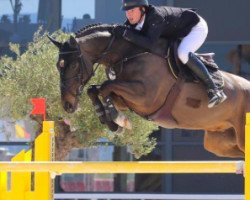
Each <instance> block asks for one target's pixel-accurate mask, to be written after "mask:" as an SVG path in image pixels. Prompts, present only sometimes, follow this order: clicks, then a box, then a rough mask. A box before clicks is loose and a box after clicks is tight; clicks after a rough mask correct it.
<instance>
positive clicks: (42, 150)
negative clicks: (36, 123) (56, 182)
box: [35, 121, 54, 200]
mask: <svg viewBox="0 0 250 200" xmlns="http://www.w3.org/2000/svg"><path fill="white" fill-rule="evenodd" d="M52 137H54V122H51V121H44V122H43V132H42V133H41V134H40V135H39V136H38V138H37V139H36V140H35V161H51V160H52V157H53V156H52V151H51V150H52ZM41 185H43V186H45V187H41ZM52 187H53V184H52V180H51V177H50V173H49V172H42V173H39V172H37V173H35V195H36V198H41V199H43V200H49V199H50V198H51V196H52V190H53V188H52Z"/></svg>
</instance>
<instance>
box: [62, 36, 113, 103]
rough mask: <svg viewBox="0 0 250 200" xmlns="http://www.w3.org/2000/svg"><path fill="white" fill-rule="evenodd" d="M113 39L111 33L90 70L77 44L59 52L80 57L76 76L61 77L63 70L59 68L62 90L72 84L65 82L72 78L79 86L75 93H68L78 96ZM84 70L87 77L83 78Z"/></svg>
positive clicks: (67, 88) (65, 89) (106, 52)
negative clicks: (94, 65)
mask: <svg viewBox="0 0 250 200" xmlns="http://www.w3.org/2000/svg"><path fill="white" fill-rule="evenodd" d="M114 40H115V36H114V35H113V34H112V37H111V39H110V41H109V43H108V45H107V47H106V48H105V49H104V51H103V52H102V54H101V55H100V57H98V58H97V59H96V60H95V61H94V63H98V64H97V66H96V67H95V69H94V70H92V72H89V71H88V69H89V68H90V67H88V65H87V61H86V59H85V58H84V56H83V53H82V52H81V49H80V47H79V45H77V50H74V51H65V52H60V53H59V55H67V54H77V55H78V58H79V59H80V65H79V66H80V67H79V73H77V75H76V76H73V77H71V78H68V79H62V77H63V75H64V73H63V70H60V77H61V83H60V84H61V88H62V89H64V91H67V90H69V89H70V88H71V87H72V85H69V86H68V84H67V82H69V81H72V80H77V81H78V83H80V86H79V88H78V89H77V91H76V94H74V93H72V92H70V94H71V95H72V96H73V97H75V98H78V97H79V96H80V95H81V94H82V92H83V86H84V85H85V84H87V83H88V82H89V80H90V79H91V78H92V76H94V75H95V72H96V70H97V68H98V67H99V65H100V63H99V61H100V60H102V59H103V58H104V56H106V55H107V54H108V53H109V52H110V49H111V46H112V44H113V43H114ZM85 72H86V73H87V78H86V79H84V73H85Z"/></svg>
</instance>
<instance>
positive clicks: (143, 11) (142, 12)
mask: <svg viewBox="0 0 250 200" xmlns="http://www.w3.org/2000/svg"><path fill="white" fill-rule="evenodd" d="M140 11H141V17H140V20H139V22H138V23H140V22H141V21H142V18H143V17H144V15H145V13H146V12H145V10H143V8H140ZM138 23H137V24H138Z"/></svg>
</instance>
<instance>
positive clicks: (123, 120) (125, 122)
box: [114, 112, 132, 130]
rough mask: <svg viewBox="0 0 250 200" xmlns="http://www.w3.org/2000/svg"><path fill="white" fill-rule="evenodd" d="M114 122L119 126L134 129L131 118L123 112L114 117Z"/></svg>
mask: <svg viewBox="0 0 250 200" xmlns="http://www.w3.org/2000/svg"><path fill="white" fill-rule="evenodd" d="M114 122H115V123H116V124H118V125H119V126H121V127H123V128H126V129H128V130H131V129H132V124H131V122H130V121H129V119H128V118H127V117H126V116H125V115H124V114H123V113H121V112H119V113H118V115H117V117H116V118H115V119H114Z"/></svg>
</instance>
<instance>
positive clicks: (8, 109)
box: [0, 30, 157, 157]
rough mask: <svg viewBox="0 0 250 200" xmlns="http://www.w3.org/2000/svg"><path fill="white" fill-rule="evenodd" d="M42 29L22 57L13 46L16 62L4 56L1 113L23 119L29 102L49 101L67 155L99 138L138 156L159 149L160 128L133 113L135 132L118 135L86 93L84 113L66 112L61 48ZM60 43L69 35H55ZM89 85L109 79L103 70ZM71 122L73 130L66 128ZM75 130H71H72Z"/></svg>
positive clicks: (0, 80)
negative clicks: (62, 98) (100, 118)
mask: <svg viewBox="0 0 250 200" xmlns="http://www.w3.org/2000/svg"><path fill="white" fill-rule="evenodd" d="M40 32H41V30H40V31H38V32H37V33H36V34H35V35H34V41H33V42H32V43H30V44H29V45H28V48H27V51H26V52H24V53H23V54H20V50H19V45H17V44H11V45H10V49H11V50H12V51H13V52H14V53H15V54H16V55H17V56H16V59H13V58H11V57H7V56H5V57H2V58H1V60H0V71H2V74H3V76H2V78H0V85H1V87H0V94H1V98H0V105H1V106H0V108H1V110H0V114H1V116H2V117H3V116H4V117H11V118H14V119H22V118H24V117H25V116H27V115H28V113H29V112H30V111H31V105H30V102H29V100H30V99H31V98H34V97H45V98H46V99H47V113H48V116H47V117H48V119H49V120H54V121H56V124H57V128H56V131H57V132H58V131H59V130H60V131H59V132H60V133H62V132H64V133H63V134H61V135H60V137H59V140H58V141H60V142H63V141H65V138H66V137H67V140H66V142H64V144H63V145H59V149H60V148H62V146H64V147H63V149H60V150H59V152H62V151H64V152H65V149H67V150H66V152H67V151H68V150H70V148H72V147H75V146H77V147H79V146H83V147H87V146H94V145H96V142H97V141H98V139H99V138H103V137H105V138H107V139H108V140H109V141H111V142H113V143H115V144H116V145H121V146H123V145H129V146H130V149H131V152H132V153H133V154H135V156H136V157H140V156H142V155H146V154H148V153H150V152H151V151H152V149H153V148H154V147H155V144H156V141H155V139H152V138H151V139H149V135H150V134H151V132H152V131H153V130H155V129H156V128H157V127H156V126H155V125H153V124H152V123H151V122H148V121H146V120H144V119H142V118H140V117H138V116H137V115H135V114H133V113H130V112H128V113H126V114H127V115H129V117H130V119H131V120H132V123H133V130H132V131H126V132H125V133H123V134H119V135H118V134H114V133H111V132H110V131H108V130H107V129H106V127H105V126H103V125H101V123H100V122H99V121H98V117H97V116H96V114H95V111H94V108H93V106H92V104H91V102H90V100H89V98H88V97H87V95H86V92H85V94H83V95H82V96H81V99H80V104H79V107H80V108H81V110H80V111H78V112H76V113H74V114H68V113H66V112H65V111H64V110H63V108H62V106H61V102H60V91H59V73H58V71H57V69H56V61H57V58H58V49H57V48H56V47H55V46H54V45H52V44H51V43H50V42H49V40H48V39H47V37H46V33H45V34H43V35H41V34H40ZM54 37H56V38H57V40H60V41H65V40H66V39H67V38H68V37H69V35H67V34H64V33H62V32H58V33H56V34H54ZM96 74H97V75H96V76H95V77H93V78H92V79H91V81H90V83H89V84H93V83H97V82H98V83H100V82H101V81H102V80H104V79H105V73H104V71H102V70H99V71H98V72H97V73H96ZM65 121H67V122H70V129H69V127H66V128H63V130H65V129H67V131H66V132H65V131H62V127H63V126H65V125H67V123H66V124H65V123H62V122H65ZM70 130H71V131H70Z"/></svg>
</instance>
